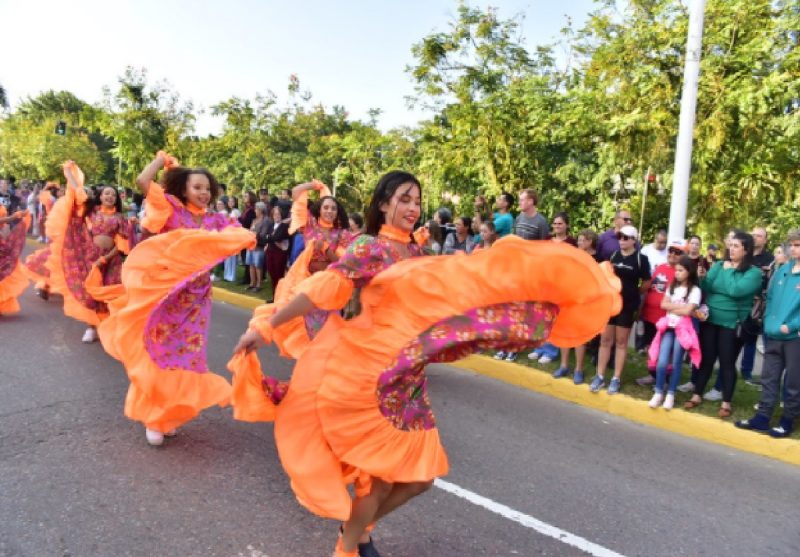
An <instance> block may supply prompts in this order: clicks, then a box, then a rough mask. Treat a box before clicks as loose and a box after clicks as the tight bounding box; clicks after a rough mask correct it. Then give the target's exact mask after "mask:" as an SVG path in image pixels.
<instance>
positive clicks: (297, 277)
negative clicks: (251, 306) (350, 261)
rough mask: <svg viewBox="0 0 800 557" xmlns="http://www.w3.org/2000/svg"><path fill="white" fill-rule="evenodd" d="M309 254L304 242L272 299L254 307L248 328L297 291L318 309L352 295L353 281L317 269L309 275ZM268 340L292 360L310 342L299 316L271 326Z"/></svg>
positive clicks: (338, 303) (340, 303) (336, 306)
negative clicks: (274, 327) (275, 327)
mask: <svg viewBox="0 0 800 557" xmlns="http://www.w3.org/2000/svg"><path fill="white" fill-rule="evenodd" d="M313 254H314V246H313V245H310V244H309V245H307V246H306V248H305V249H304V250H303V252H302V253H301V254H300V256H299V257H298V258H297V260H296V261H295V262H294V263H293V264H292V266H291V267H290V268H289V271H288V272H287V273H286V276H285V277H283V278H282V279H281V280H280V282H279V283H278V288H277V289H276V290H275V301H274V302H273V303H271V304H264V305H261V306H259V307H257V308H256V309H255V311H254V312H253V318H252V320H251V322H250V326H251V328H254V329H258V328H259V325H258V323H259V322H260V321H262V320H268V319H270V318H272V316H273V315H274V314H275V313H276V312H277V311H278V310H280V309H281V308H283V307H284V306H285V305H286V304H288V303H289V302H290V301H291V300H292V299H294V297H295V296H297V295H298V294H301V293H302V294H306V295H307V296H308V297H309V299H310V300H311V302H312V303H313V304H314V305H315V306H317V307H318V308H319V309H326V310H334V309H339V308H341V307H343V306H344V304H346V303H347V300H349V299H350V296H352V294H353V283H352V282H351V281H350V280H348V279H346V278H344V277H342V276H341V275H340V274H338V273H335V272H333V271H320V272H318V273H314V274H313V275H311V274H310V273H309V272H308V266H309V263H310V262H311V257H312V255H313ZM272 340H273V341H274V342H275V345H276V346H277V347H278V349H279V350H280V353H281V355H282V356H284V357H287V358H293V359H297V358H299V357H300V355H301V354H302V353H303V352H304V351H305V349H306V348H307V347H308V344H309V342H311V340H310V339H309V338H308V332H307V331H306V326H305V322H304V320H303V318H302V317H295V318H294V319H291V320H289V321H287V322H286V323H284V324H283V325H281V326H280V327H278V328H277V329H274V330H273V331H272Z"/></svg>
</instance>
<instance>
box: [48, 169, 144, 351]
mask: <svg viewBox="0 0 800 557" xmlns="http://www.w3.org/2000/svg"><path fill="white" fill-rule="evenodd" d="M64 176H65V177H66V179H67V188H66V193H65V195H64V197H63V198H62V199H61V200H59V202H58V203H56V204H55V205H54V207H53V210H52V211H51V212H50V214H49V216H48V219H47V225H46V226H47V237H48V238H50V239H51V241H52V243H51V244H50V251H51V256H50V258H49V259H48V260H47V268H48V269H49V270H50V288H51V290H52V291H53V292H55V293H57V294H61V295H62V296H63V298H64V314H65V315H67V316H68V317H72V318H74V319H77V320H78V321H82V322H84V323H86V324H87V325H88V328H87V329H86V332H85V333H84V334H83V339H82V341H83V342H86V343H90V342H94V341H96V340H97V329H96V328H97V326H98V325H99V324H100V322H101V321H102V320H103V319H105V318H106V317H107V316H108V308H107V306H106V303H105V302H107V301H108V300H110V299H112V298H114V297H116V296H119V295H121V294H122V288H121V287H120V286H119V285H120V284H121V282H122V279H121V273H122V256H121V254H122V253H128V251H129V250H130V243H129V238H130V228H129V226H128V219H127V218H126V216H125V214H124V213H123V212H122V202H121V200H120V198H119V195H118V194H117V190H116V189H115V188H113V187H111V186H105V187H102V188H100V189H99V190H98V191H93V190H91V189H88V188H84V175H83V172H82V171H81V169H80V168H79V167H78V165H76V164H75V163H74V162H72V161H67V162H66V163H64ZM90 193H91V194H92V195H91V196H90V195H89V194H90Z"/></svg>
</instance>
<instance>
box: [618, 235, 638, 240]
mask: <svg viewBox="0 0 800 557" xmlns="http://www.w3.org/2000/svg"><path fill="white" fill-rule="evenodd" d="M634 239H635V238H634V237H633V236H626V235H625V234H617V240H634Z"/></svg>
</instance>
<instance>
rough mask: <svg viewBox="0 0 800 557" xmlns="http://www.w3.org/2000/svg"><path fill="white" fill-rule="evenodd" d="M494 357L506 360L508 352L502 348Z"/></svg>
mask: <svg viewBox="0 0 800 557" xmlns="http://www.w3.org/2000/svg"><path fill="white" fill-rule="evenodd" d="M494 359H495V360H505V359H506V353H505V352H503V351H502V350H500V351H498V352H497V354H495V355H494Z"/></svg>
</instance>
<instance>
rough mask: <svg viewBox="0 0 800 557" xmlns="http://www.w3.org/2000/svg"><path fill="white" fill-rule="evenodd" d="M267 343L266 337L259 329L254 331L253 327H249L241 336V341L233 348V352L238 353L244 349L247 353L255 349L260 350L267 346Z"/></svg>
mask: <svg viewBox="0 0 800 557" xmlns="http://www.w3.org/2000/svg"><path fill="white" fill-rule="evenodd" d="M266 345H267V343H266V342H264V338H263V337H262V336H261V334H260V333H259V332H258V331H254V330H253V329H248V330H247V331H246V332H245V333H244V334H243V335H242V336H241V337H240V338H239V342H238V343H237V344H236V346H235V347H234V349H233V353H234V354H236V353H237V352H241V351H244V352H245V354H247V353H249V352H252V351H253V350H258V349H259V348H261V347H262V346H266Z"/></svg>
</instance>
